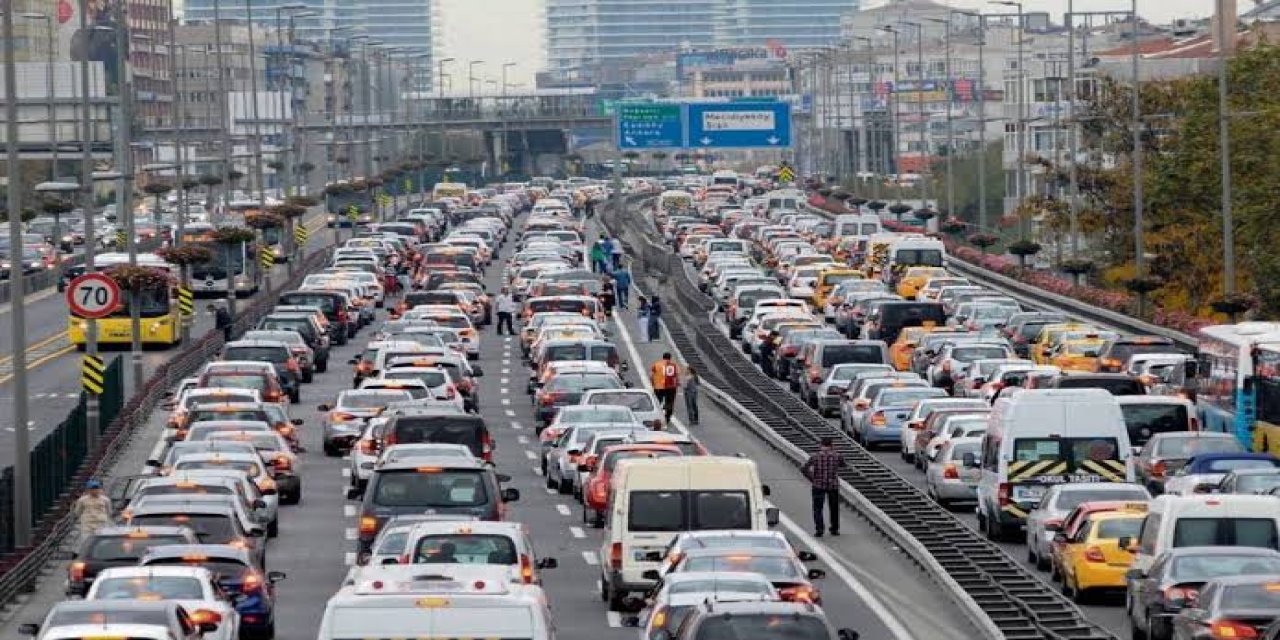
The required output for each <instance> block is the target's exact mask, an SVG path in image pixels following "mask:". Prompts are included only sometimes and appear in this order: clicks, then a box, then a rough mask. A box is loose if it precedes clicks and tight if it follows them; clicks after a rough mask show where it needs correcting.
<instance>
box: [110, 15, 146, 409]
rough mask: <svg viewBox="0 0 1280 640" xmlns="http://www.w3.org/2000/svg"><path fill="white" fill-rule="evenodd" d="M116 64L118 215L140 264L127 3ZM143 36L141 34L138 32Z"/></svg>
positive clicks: (132, 325)
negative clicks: (118, 103)
mask: <svg viewBox="0 0 1280 640" xmlns="http://www.w3.org/2000/svg"><path fill="white" fill-rule="evenodd" d="M116 12H117V15H116V18H117V19H116V24H117V25H120V26H119V27H118V28H117V29H116V65H117V68H118V69H120V76H119V94H120V127H119V131H118V138H117V139H118V140H119V141H120V149H121V154H120V158H118V159H117V163H118V170H119V172H120V181H119V182H118V183H117V184H119V185H120V188H119V189H118V190H117V194H116V201H117V202H118V204H119V208H120V210H119V213H118V215H123V216H124V219H125V247H126V251H128V253H129V266H130V267H137V266H138V227H137V224H136V222H137V221H136V219H135V218H136V216H135V215H134V210H133V181H134V175H133V79H132V74H131V73H130V64H129V40H130V36H129V15H128V7H127V6H126V3H123V2H122V3H119V4H117V5H116ZM139 37H141V36H139ZM135 293H136V292H132V291H130V292H128V294H127V295H126V298H125V299H126V300H127V302H128V304H129V333H130V339H129V360H130V363H131V364H132V367H131V368H132V371H133V389H134V390H135V391H137V390H139V389H141V388H142V313H141V312H142V306H141V304H140V301H139V300H137V298H136V296H135Z"/></svg>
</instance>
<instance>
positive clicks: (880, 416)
mask: <svg viewBox="0 0 1280 640" xmlns="http://www.w3.org/2000/svg"><path fill="white" fill-rule="evenodd" d="M870 423H871V426H873V427H883V426H884V425H885V419H884V412H883V411H877V412H875V413H873V414H871V419H870Z"/></svg>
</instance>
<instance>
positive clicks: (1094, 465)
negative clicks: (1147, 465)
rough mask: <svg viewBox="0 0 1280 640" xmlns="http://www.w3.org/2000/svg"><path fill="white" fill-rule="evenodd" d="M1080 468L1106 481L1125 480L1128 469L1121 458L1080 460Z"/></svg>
mask: <svg viewBox="0 0 1280 640" xmlns="http://www.w3.org/2000/svg"><path fill="white" fill-rule="evenodd" d="M1078 466H1079V467H1080V470H1082V471H1088V472H1090V473H1095V474H1097V475H1099V476H1101V477H1102V478H1103V479H1104V480H1106V481H1107V482H1125V481H1126V480H1127V477H1128V473H1127V472H1128V469H1127V468H1126V467H1125V463H1124V461H1123V460H1081V461H1080V463H1079V465H1078Z"/></svg>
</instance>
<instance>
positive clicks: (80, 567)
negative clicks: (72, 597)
mask: <svg viewBox="0 0 1280 640" xmlns="http://www.w3.org/2000/svg"><path fill="white" fill-rule="evenodd" d="M88 566H89V565H87V564H85V563H84V562H83V561H79V560H77V561H75V562H72V563H71V568H70V569H68V570H67V576H68V578H70V580H71V581H72V582H83V581H84V573H85V569H87V568H88Z"/></svg>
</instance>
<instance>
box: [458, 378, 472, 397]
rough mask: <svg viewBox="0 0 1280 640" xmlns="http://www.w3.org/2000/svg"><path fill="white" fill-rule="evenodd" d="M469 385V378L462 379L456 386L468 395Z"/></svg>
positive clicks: (469, 391)
mask: <svg viewBox="0 0 1280 640" xmlns="http://www.w3.org/2000/svg"><path fill="white" fill-rule="evenodd" d="M471 386H472V385H471V381H470V380H463V381H461V382H459V383H458V388H459V389H461V390H462V392H463V393H465V394H468V395H470V393H471Z"/></svg>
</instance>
